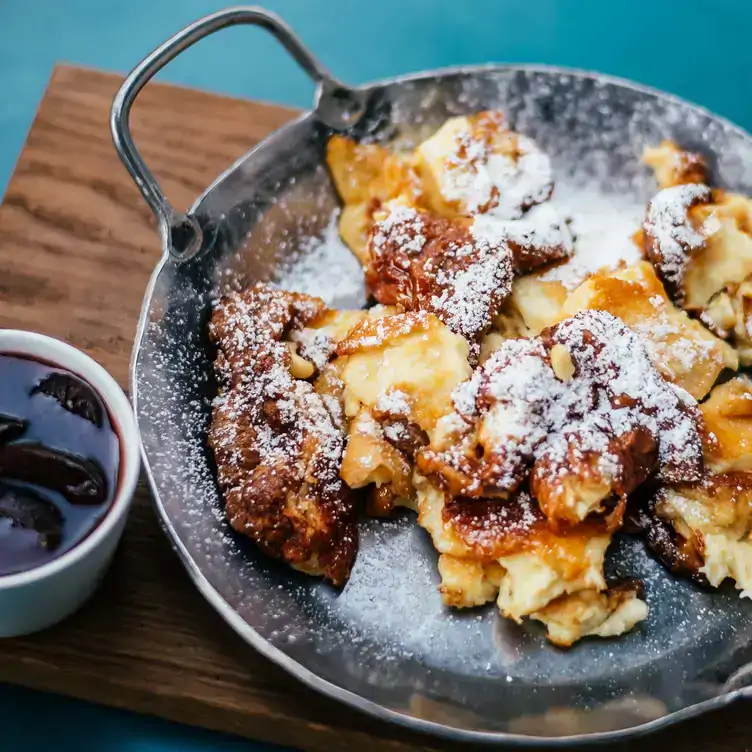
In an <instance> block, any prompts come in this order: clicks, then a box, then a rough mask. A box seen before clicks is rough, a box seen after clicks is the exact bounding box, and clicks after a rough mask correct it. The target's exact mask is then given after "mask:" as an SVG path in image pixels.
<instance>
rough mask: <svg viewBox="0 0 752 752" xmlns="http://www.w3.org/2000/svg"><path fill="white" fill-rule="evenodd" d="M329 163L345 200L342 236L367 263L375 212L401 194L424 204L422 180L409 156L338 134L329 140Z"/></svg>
mask: <svg viewBox="0 0 752 752" xmlns="http://www.w3.org/2000/svg"><path fill="white" fill-rule="evenodd" d="M326 162H327V165H328V166H329V170H330V172H331V174H332V178H333V179H334V184H335V186H336V188H337V191H338V193H339V195H340V198H341V199H342V201H343V203H344V207H343V209H342V213H341V214H340V218H339V231H340V235H341V237H342V240H343V241H344V242H345V244H346V245H347V246H348V247H349V248H350V250H351V251H352V252H353V253H354V254H355V256H357V258H358V259H359V261H360V262H361V263H362V264H363V265H365V264H366V263H367V261H368V253H367V248H366V246H367V239H368V234H369V232H370V230H371V227H372V225H373V215H374V213H375V212H377V211H378V210H379V208H380V207H381V205H382V204H383V203H384V202H386V201H389V200H390V199H394V198H397V197H398V196H399V197H402V198H403V199H404V200H406V201H408V202H409V203H411V204H412V203H416V204H418V203H420V196H421V185H420V180H419V179H418V176H417V174H416V172H415V169H414V167H413V165H412V163H411V160H410V159H409V158H406V157H402V156H400V155H398V154H395V153H394V152H392V151H390V150H389V149H387V148H385V147H383V146H380V145H378V144H360V143H358V142H356V141H353V140H352V139H350V138H347V137H346V136H340V135H338V134H335V135H333V136H332V137H331V138H330V139H329V141H328V143H327V146H326Z"/></svg>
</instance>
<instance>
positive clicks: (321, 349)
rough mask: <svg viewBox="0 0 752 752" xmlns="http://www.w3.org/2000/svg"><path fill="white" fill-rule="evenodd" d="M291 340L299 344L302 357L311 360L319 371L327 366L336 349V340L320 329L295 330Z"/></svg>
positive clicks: (292, 332) (291, 333)
mask: <svg viewBox="0 0 752 752" xmlns="http://www.w3.org/2000/svg"><path fill="white" fill-rule="evenodd" d="M290 340H291V341H292V342H297V344H298V353H299V354H300V356H301V357H303V358H305V359H306V360H310V361H311V363H313V364H314V365H315V366H316V368H318V369H319V370H321V369H322V368H323V367H324V366H325V365H326V364H327V362H328V361H329V358H330V357H331V356H332V355H333V354H334V350H335V347H336V344H335V342H334V340H333V339H332V338H331V337H330V336H329V335H328V334H327V333H326V332H322V331H321V330H320V329H311V328H305V329H293V330H292V331H291V332H290Z"/></svg>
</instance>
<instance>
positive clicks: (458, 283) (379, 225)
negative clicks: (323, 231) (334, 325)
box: [366, 204, 512, 348]
mask: <svg viewBox="0 0 752 752" xmlns="http://www.w3.org/2000/svg"><path fill="white" fill-rule="evenodd" d="M369 250H370V262H369V265H368V267H367V269H366V281H367V283H368V285H369V286H370V288H371V291H372V292H373V295H374V297H375V298H376V300H378V301H379V302H380V303H385V304H397V305H401V306H403V307H404V308H405V309H407V310H410V311H428V312H430V313H433V314H435V315H436V316H437V317H438V318H439V319H441V321H443V322H444V323H445V324H446V325H447V326H448V327H449V328H450V329H451V330H452V331H453V332H455V333H457V334H461V335H462V336H464V337H465V338H467V339H468V340H469V341H470V342H471V343H472V344H475V345H476V348H477V347H478V343H479V340H480V338H481V337H482V335H483V334H484V333H485V332H486V331H487V330H488V328H489V327H490V326H491V321H492V319H493V317H494V316H495V315H496V314H497V313H498V311H499V309H500V308H501V305H502V303H503V302H504V300H505V299H506V298H507V297H508V295H509V293H510V292H511V290H512V260H511V252H510V249H509V246H508V245H507V244H506V243H505V242H503V241H502V242H500V243H495V242H491V241H489V240H488V239H486V238H476V237H474V236H473V235H472V234H471V233H470V232H469V231H468V229H467V228H466V227H464V226H463V225H461V224H459V223H455V222H452V221H450V220H447V219H444V218H441V217H437V216H434V215H431V214H429V213H428V212H424V211H420V210H416V209H413V208H412V207H408V206H404V205H402V204H396V205H392V206H390V207H389V210H388V212H387V213H386V214H385V215H384V216H382V217H381V218H380V220H379V221H377V222H376V224H375V225H374V228H373V231H372V233H371V237H370V242H369Z"/></svg>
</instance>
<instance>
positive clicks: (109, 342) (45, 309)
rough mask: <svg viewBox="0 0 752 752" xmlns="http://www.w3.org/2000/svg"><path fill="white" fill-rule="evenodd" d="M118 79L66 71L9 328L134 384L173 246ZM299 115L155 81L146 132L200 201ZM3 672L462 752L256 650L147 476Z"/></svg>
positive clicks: (334, 733) (28, 207) (14, 216)
mask: <svg viewBox="0 0 752 752" xmlns="http://www.w3.org/2000/svg"><path fill="white" fill-rule="evenodd" d="M120 81H121V79H120V78H119V77H118V76H115V75H111V74H105V73H100V72H96V71H91V70H83V69H80V68H72V67H67V66H61V67H58V68H56V70H55V71H54V74H53V76H52V79H51V81H50V84H49V88H48V89H47V92H46V94H45V96H44V99H43V101H42V103H41V106H40V108H39V112H38V114H37V117H36V120H35V121H34V125H33V127H32V129H31V132H30V134H29V137H28V141H27V143H26V146H25V148H24V150H23V152H22V154H21V157H20V159H19V162H18V166H17V168H16V172H15V174H14V176H13V178H12V180H11V182H10V186H9V188H8V191H7V195H6V196H5V200H4V202H3V204H2V206H1V207H0V326H2V327H15V328H24V329H33V330H36V331H40V332H44V333H47V334H52V335H55V336H57V337H62V338H64V339H67V340H69V341H70V342H72V343H73V344H75V345H77V346H78V347H82V348H83V349H85V350H86V351H87V352H88V353H89V354H90V355H92V356H93V357H94V358H96V359H97V360H99V361H100V362H101V363H102V364H103V365H104V366H105V367H106V368H108V369H109V370H110V371H111V372H112V373H113V374H114V375H115V377H116V378H117V379H118V380H119V381H120V383H121V384H122V385H123V386H126V385H127V375H128V362H129V357H130V351H131V344H132V341H133V337H134V333H135V329H136V321H137V318H138V313H139V310H140V306H141V298H142V295H143V291H144V288H145V286H146V283H147V278H148V276H149V274H150V273H151V270H152V268H153V266H154V264H155V263H156V261H157V259H158V257H159V252H160V249H159V241H158V237H157V234H156V232H155V228H154V222H153V220H152V217H151V214H150V212H149V210H148V209H147V207H146V205H145V203H144V202H143V200H142V199H141V196H140V194H139V193H138V191H137V189H136V188H135V186H134V185H133V183H132V182H131V179H130V178H129V177H128V175H127V174H126V172H125V169H124V168H123V167H122V166H121V164H120V162H119V160H118V158H117V156H116V154H115V150H114V148H113V146H112V143H111V141H110V135H109V129H108V125H107V123H108V115H109V108H110V103H111V101H112V97H113V95H114V93H115V90H116V89H117V87H118V85H119V83H120ZM293 115H294V112H293V111H292V110H289V109H284V108H281V107H276V106H272V105H266V104H259V103H256V102H248V101H240V100H234V99H228V98H223V97H218V96H214V95H211V94H205V93H201V92H197V91H191V90H187V89H181V88H177V87H173V86H166V85H163V84H152V85H150V86H148V87H147V89H146V90H145V91H144V92H143V93H142V95H141V96H140V98H139V100H138V103H137V105H136V106H135V108H134V113H133V132H134V136H135V139H136V141H137V143H138V145H139V148H140V149H141V150H142V153H143V155H144V157H145V159H146V161H147V163H148V164H149V166H150V167H151V168H152V170H153V171H154V172H155V174H156V175H157V176H158V178H159V180H160V181H161V183H162V185H163V186H164V188H165V190H166V192H167V194H168V196H169V197H170V199H171V200H172V202H173V204H174V205H175V206H177V207H179V208H187V207H188V206H189V205H190V204H191V203H192V201H193V199H194V197H195V196H197V195H198V194H199V193H200V192H201V191H203V190H204V188H205V187H206V186H207V185H209V183H210V182H211V181H212V179H213V178H214V177H216V175H218V174H219V173H220V172H222V171H223V170H224V169H225V168H226V167H227V166H228V165H229V164H231V163H232V162H233V161H234V160H235V159H237V158H238V157H240V156H241V155H242V154H243V153H244V152H245V151H247V150H248V149H249V148H250V147H251V146H252V145H253V144H254V143H256V142H257V141H258V140H259V139H260V138H262V137H263V136H264V135H266V134H267V133H268V132H269V131H271V130H273V129H274V128H277V127H279V126H280V125H281V124H282V123H284V122H285V121H286V120H288V119H289V118H290V117H292V116H293ZM0 681H9V682H14V683H18V684H23V685H26V686H29V687H33V688H38V689H43V690H50V691H53V692H60V693H63V694H67V695H72V696H75V697H79V698H83V699H87V700H91V701H94V702H100V703H106V704H108V705H113V706H117V707H122V708H128V709H132V710H136V711H139V712H143V713H150V714H154V715H159V716H163V717H165V718H169V719H171V720H175V721H181V722H184V723H190V724H195V725H200V726H205V727H208V728H212V729H218V730H222V731H228V732H235V733H238V734H242V735H245V736H248V737H251V738H255V739H260V740H265V741H272V742H277V743H279V744H286V745H290V746H294V747H298V748H301V749H305V750H322V751H324V750H325V751H326V752H337V751H338V750H343V751H344V750H352V749H359V750H364V751H365V750H378V751H386V750H391V751H392V752H404V751H405V750H408V749H423V750H437V749H447V748H450V749H459V746H457V745H451V744H444V743H442V742H438V741H435V740H433V739H430V738H428V737H424V736H422V735H418V734H413V733H409V732H407V731H404V730H403V729H401V728H399V727H395V726H390V725H387V724H384V723H380V722H377V721H374V720H372V719H370V718H368V717H366V716H364V715H361V714H359V713H357V712H355V711H353V710H350V709H348V708H347V707H345V706H343V705H339V704H337V703H335V702H334V701H331V700H328V699H326V698H323V697H320V696H318V695H317V694H315V693H314V692H312V691H310V690H308V689H306V688H305V687H303V686H302V685H301V684H299V683H298V682H297V681H296V680H294V679H292V678H291V677H289V676H287V675H286V674H285V673H284V672H283V671H282V670H281V669H279V668H277V667H276V666H274V665H273V664H271V663H270V662H268V661H267V660H266V659H264V658H262V657H261V656H260V655H258V654H256V653H255V652H254V651H253V650H252V649H251V648H249V647H248V646H247V645H246V644H245V643H243V642H242V641H241V640H240V639H239V638H238V637H236V636H235V634H234V633H233V632H232V631H231V630H230V628H229V627H228V626H226V625H225V623H224V622H223V621H222V620H221V619H220V618H219V617H218V616H217V615H215V614H214V612H213V611H212V610H211V608H210V607H209V606H208V605H207V604H206V603H205V602H204V600H203V599H202V597H201V596H200V595H199V594H198V592H196V591H195V590H194V588H193V586H192V585H191V583H190V581H189V579H188V576H187V574H186V573H185V572H184V571H183V569H182V567H181V565H180V564H179V562H178V559H177V557H176V556H175V555H174V554H173V552H172V550H171V548H170V546H169V544H168V542H167V540H166V539H165V538H164V536H163V535H162V533H161V531H160V529H159V526H158V524H157V520H156V517H155V515H154V512H153V511H152V506H151V501H150V498H149V491H148V490H147V488H146V486H145V485H144V484H143V483H142V485H141V486H140V487H139V490H138V493H137V497H136V500H135V504H134V508H133V513H132V515H131V518H130V520H129V523H128V527H127V529H126V532H125V536H124V539H123V543H122V545H121V547H120V550H119V551H118V554H117V556H116V559H115V563H114V566H113V568H112V571H111V572H110V574H109V575H108V576H107V578H106V580H105V582H104V584H103V586H102V588H101V590H100V591H99V593H98V594H97V595H96V596H95V597H94V598H93V599H92V601H91V602H90V603H89V604H88V605H87V606H85V607H84V609H83V610H82V611H81V612H79V613H78V614H77V615H75V616H74V617H72V618H71V619H69V620H68V621H67V622H66V623H64V624H62V625H59V626H58V627H56V628H54V629H51V630H49V631H47V632H45V633H42V634H39V635H35V636H32V637H27V638H23V639H14V640H5V641H0ZM748 712H749V711H748V709H747V707H746V706H745V705H743V704H741V705H736V706H733V707H731V708H727V709H725V710H722V711H719V712H717V713H714V714H712V715H709V716H704V717H702V718H700V719H695V720H692V721H688V722H687V723H685V724H682V725H681V726H679V727H677V728H675V729H670V730H668V731H665V732H661V733H660V734H657V735H655V736H652V737H649V738H648V739H646V740H644V741H642V742H641V744H642V746H643V747H644V749H645V750H646V752H650V751H651V750H655V752H658V750H660V751H661V752H665V750H666V749H687V748H692V747H697V748H701V749H706V750H718V751H719V752H720V751H721V750H724V751H725V750H743V749H747V743H746V741H745V740H746V739H747V738H749V737H748V728H750V729H752V724H749V725H748V722H747V718H746V716H747V715H748ZM467 746H468V745H463V749H467ZM612 746H613V745H612ZM593 749H595V748H593Z"/></svg>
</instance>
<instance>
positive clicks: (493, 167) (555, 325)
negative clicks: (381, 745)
mask: <svg viewBox="0 0 752 752" xmlns="http://www.w3.org/2000/svg"><path fill="white" fill-rule="evenodd" d="M326 160H327V164H328V166H329V170H330V173H331V177H332V180H333V183H334V185H335V187H336V189H337V191H338V193H339V196H340V198H341V201H342V207H341V209H340V211H339V215H338V216H339V219H338V222H339V232H340V235H341V237H342V240H343V241H344V243H345V244H346V245H347V246H348V247H349V248H350V249H351V250H352V252H353V253H354V254H355V256H356V257H357V258H358V260H359V261H360V263H361V265H362V269H363V275H364V278H365V281H366V284H367V288H368V291H369V293H370V296H371V300H372V301H374V304H373V305H370V306H369V307H367V308H365V309H363V310H350V311H338V310H332V309H329V308H327V306H326V305H325V303H324V301H323V300H321V299H319V298H314V297H310V296H308V295H304V294H301V293H297V292H287V291H284V290H279V289H277V288H275V286H274V285H273V284H271V283H258V284H257V285H255V286H253V287H251V288H249V289H246V290H242V291H240V292H232V293H229V294H227V295H226V296H224V297H222V298H221V299H219V300H218V301H217V303H216V304H215V306H214V311H213V315H212V317H211V321H210V324H209V335H210V338H211V340H212V342H213V343H214V344H215V345H216V353H217V354H216V360H215V371H216V375H217V381H218V384H219V390H218V391H219V393H218V395H217V397H216V399H215V402H214V410H213V417H212V422H211V426H210V428H209V432H208V443H209V446H210V447H211V449H212V450H213V452H214V456H215V458H216V463H217V470H218V480H219V486H220V488H221V490H222V492H223V494H224V499H225V505H226V507H225V512H226V515H227V519H228V521H229V523H230V525H231V526H232V527H233V528H234V529H235V530H236V531H238V532H239V533H241V534H244V535H247V536H248V537H250V538H251V539H252V540H253V541H255V542H256V543H257V544H258V546H259V547H260V548H261V549H262V550H263V551H264V552H266V553H267V554H269V555H271V556H274V557H276V558H278V559H281V560H282V561H285V562H287V563H288V564H290V565H291V566H293V567H295V568H296V569H299V570H301V571H303V572H306V573H308V574H311V575H319V576H323V577H326V578H327V579H329V580H330V581H331V582H332V583H333V584H334V585H337V586H340V587H341V586H345V585H346V583H347V579H348V576H349V573H350V569H351V567H352V564H353V561H354V559H355V556H356V554H357V547H358V536H357V518H358V515H359V514H361V515H370V516H377V517H379V516H387V515H390V514H392V513H393V512H394V510H395V508H396V507H405V508H407V509H409V510H411V511H412V512H413V513H416V514H417V524H418V525H420V526H421V527H422V528H423V529H424V530H425V531H426V534H427V535H428V536H429V537H430V540H431V541H432V543H433V546H434V548H435V549H436V552H437V559H436V566H437V569H438V574H439V578H440V585H439V593H440V596H441V599H442V601H443V603H444V604H445V605H446V606H447V607H450V608H477V607H481V606H483V605H484V604H488V603H491V602H494V603H495V604H496V608H498V611H499V613H500V614H501V616H503V617H505V618H508V619H511V620H513V621H515V622H521V621H522V620H524V619H531V620H533V621H535V622H539V623H541V624H542V625H543V627H544V628H545V630H546V634H547V636H548V638H549V639H550V640H551V642H553V643H554V644H556V645H559V646H563V647H566V646H570V645H572V644H573V643H574V642H576V641H577V640H579V639H581V638H583V637H588V636H589V637H602V638H608V637H615V636H617V635H620V634H623V633H624V632H627V631H629V630H630V629H632V628H633V627H634V626H635V625H637V624H638V623H639V622H641V621H644V620H645V619H647V618H648V603H649V600H650V591H649V589H648V590H647V591H646V589H645V587H644V586H643V584H642V583H641V582H639V581H636V580H613V579H610V578H608V577H607V576H606V574H605V571H604V562H605V560H606V557H607V556H608V555H609V548H610V545H611V542H612V540H613V539H614V536H618V535H623V534H624V532H625V530H629V531H630V533H632V534H634V533H635V532H637V534H639V535H640V536H642V538H643V540H644V541H645V545H646V546H647V548H648V550H649V551H650V552H652V554H653V555H655V556H656V557H657V558H658V559H659V560H660V561H662V562H663V563H664V564H665V565H666V566H667V568H668V569H669V570H670V571H671V572H673V573H675V574H678V575H683V576H687V577H689V578H691V579H692V580H694V581H695V582H697V583H700V584H702V585H703V586H712V587H717V586H719V585H720V584H721V583H722V582H723V581H724V580H727V579H728V580H731V581H733V582H734V583H735V584H736V587H737V588H738V589H739V590H740V591H741V595H742V596H744V597H752V537H751V536H752V381H750V380H749V379H748V378H747V377H746V376H744V375H738V374H737V375H735V376H734V375H733V372H734V371H738V369H739V367H740V364H741V365H749V364H752V202H751V201H750V199H749V198H747V197H746V196H743V195H740V194H735V193H731V192H727V191H724V190H721V189H719V188H714V187H712V186H711V184H710V171H709V169H708V166H707V163H706V161H705V159H704V157H703V155H701V154H698V153H694V152H689V151H685V150H683V149H682V148H681V146H680V145H677V144H675V143H674V142H672V141H664V142H662V143H661V144H658V145H656V146H654V147H652V148H649V149H646V150H645V153H644V155H643V160H644V163H645V165H647V166H648V167H649V168H651V169H652V170H653V172H654V175H655V178H656V183H657V185H656V192H655V195H654V196H653V197H652V198H651V199H650V200H649V201H648V202H647V205H646V207H645V216H644V222H643V223H642V226H641V227H639V226H635V227H633V228H632V229H631V230H630V233H632V235H630V236H629V238H625V241H626V242H629V243H631V244H632V245H630V248H632V249H633V250H634V254H635V255H634V257H633V258H636V259H639V258H640V255H641V257H642V260H638V261H629V262H626V261H623V260H622V261H621V262H618V263H606V260H605V257H604V264H603V266H602V268H594V269H592V270H590V271H587V272H586V273H580V272H578V274H579V276H577V275H570V281H569V282H568V283H566V282H565V281H563V280H566V279H567V278H566V275H565V274H564V272H565V271H566V270H567V268H572V269H573V268H575V267H577V264H578V248H579V239H578V234H577V232H576V227H577V223H576V219H577V217H576V216H571V215H570V214H569V213H568V212H564V211H562V210H561V208H560V207H559V205H558V204H557V202H556V195H555V176H554V171H553V167H552V164H551V161H550V159H549V157H548V156H547V155H546V153H545V152H544V151H543V150H542V149H541V148H540V146H539V145H538V144H537V143H536V142H535V140H534V139H532V138H531V137H530V136H528V135H526V134H523V133H518V132H516V131H514V130H512V129H511V128H510V126H509V124H508V122H507V121H506V119H505V117H504V115H503V114H502V113H501V112H498V111H487V112H480V113H476V114H471V115H466V116H459V117H453V118H451V119H449V120H447V121H446V122H445V123H444V124H443V125H442V126H441V128H439V129H438V130H437V131H436V132H435V133H434V134H433V135H431V136H430V137H429V138H427V139H426V140H425V141H423V142H422V143H420V144H418V145H417V146H416V147H415V148H414V149H412V150H410V151H406V150H403V151H397V150H392V149H391V148H390V146H389V145H388V144H383V143H375V142H372V143H368V142H363V143H360V142H356V141H354V140H352V139H350V138H348V137H347V136H343V135H334V136H332V137H331V138H330V139H329V142H328V145H327V149H326ZM607 250H608V249H604V253H606V252H607ZM620 258H623V257H620ZM577 268H579V267H577ZM553 272H556V273H553ZM571 279H575V282H574V283H572V282H571Z"/></svg>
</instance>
